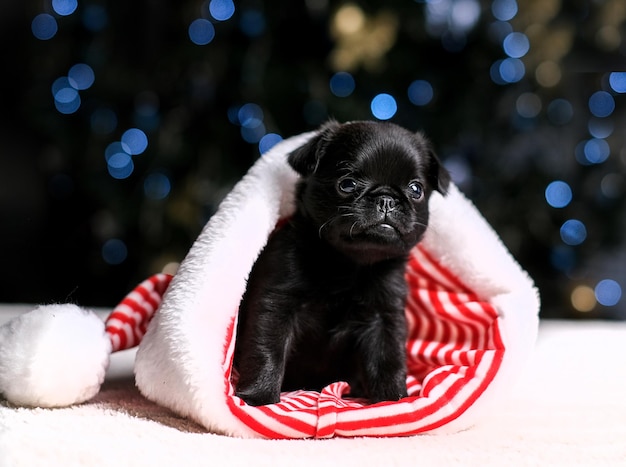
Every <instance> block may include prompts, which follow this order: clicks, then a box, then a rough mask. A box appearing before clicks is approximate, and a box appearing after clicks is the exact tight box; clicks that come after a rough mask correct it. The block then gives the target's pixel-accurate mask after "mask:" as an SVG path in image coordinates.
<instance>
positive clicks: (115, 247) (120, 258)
mask: <svg viewBox="0 0 626 467" xmlns="http://www.w3.org/2000/svg"><path fill="white" fill-rule="evenodd" d="M127 257H128V248H127V247H126V244H125V243H124V242H123V241H122V240H120V239H118V238H112V239H110V240H107V241H106V242H104V245H102V259H103V260H104V262H105V263H107V264H110V265H112V266H115V265H118V264H122V263H123V262H124V261H126V258H127Z"/></svg>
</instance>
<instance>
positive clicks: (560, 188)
mask: <svg viewBox="0 0 626 467" xmlns="http://www.w3.org/2000/svg"><path fill="white" fill-rule="evenodd" d="M545 197H546V201H547V202H548V204H549V205H550V206H552V207H553V208H564V207H565V206H567V205H568V204H569V203H570V202H571V201H572V189H571V188H570V186H569V185H568V184H567V183H565V182H563V181H561V180H555V181H553V182H551V183H550V184H549V185H548V186H547V187H546V191H545Z"/></svg>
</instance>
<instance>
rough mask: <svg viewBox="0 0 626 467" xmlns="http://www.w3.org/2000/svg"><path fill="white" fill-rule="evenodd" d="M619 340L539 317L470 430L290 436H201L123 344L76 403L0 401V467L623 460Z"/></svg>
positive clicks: (589, 327)
mask: <svg viewBox="0 0 626 467" xmlns="http://www.w3.org/2000/svg"><path fill="white" fill-rule="evenodd" d="M6 309H7V307H4V308H3V307H2V306H0V324H1V322H2V318H3V316H4V315H3V311H4V310H6ZM11 310H12V309H11ZM20 311H21V310H20ZM624 342H626V324H624V323H606V322H557V321H548V322H543V323H542V324H541V327H540V332H539V338H538V342H537V346H536V348H535V349H534V350H533V352H532V353H531V358H530V362H529V367H528V372H527V373H525V375H524V377H523V378H521V379H517V382H518V384H517V386H516V388H515V389H514V390H513V393H512V394H511V397H510V399H509V400H508V402H507V404H505V405H503V406H502V407H501V408H500V409H499V410H498V411H496V412H493V413H492V414H490V415H489V416H487V417H485V418H484V419H483V420H481V423H479V424H477V425H476V426H475V427H473V428H472V429H470V430H467V431H463V432H459V433H456V434H451V435H441V436H429V435H424V436H416V437H410V438H387V439H376V438H367V439H360V438H357V439H338V438H335V439H329V440H292V441H270V440H259V439H238V438H231V437H226V436H218V435H215V434H209V433H202V431H203V430H204V428H203V427H199V426H197V425H195V424H193V423H192V422H190V421H189V420H185V419H183V418H180V417H178V416H176V415H175V414H173V413H171V412H170V411H168V410H167V409H165V408H163V407H160V406H157V405H155V404H153V403H151V402H149V401H147V400H146V399H144V398H143V397H141V396H140V395H139V394H138V392H137V390H136V389H135V388H134V385H133V381H132V364H133V353H132V351H125V352H123V354H124V355H120V354H113V356H112V359H111V368H110V370H109V378H127V379H120V380H117V381H116V380H115V379H109V381H108V382H105V385H104V387H103V390H102V392H101V393H100V394H98V395H97V396H96V397H95V399H94V400H92V401H90V402H88V403H86V404H83V405H79V406H73V407H69V408H63V409H52V410H50V409H22V408H11V407H9V406H7V405H6V403H4V402H2V401H1V400H0V466H2V467H22V466H24V467H31V466H40V465H46V466H50V467H57V466H58V467H61V466H63V467H78V466H86V467H101V466H102V467H104V466H106V467H108V466H111V467H119V466H125V465H132V466H136V467H143V466H146V467H148V466H151V467H152V466H161V465H182V466H186V467H195V466H198V467H199V466H207V465H215V466H231V467H236V466H246V467H249V466H255V467H256V466H258V467H263V466H267V467H283V466H284V467H292V466H302V467H309V466H310V467H319V466H324V465H339V466H343V467H369V466H381V465H384V466H407V465H423V466H460V467H468V466H481V467H491V466H493V467H502V466H511V467H514V466H564V467H572V466H585V467H588V466H603V467H604V466H608V467H613V466H615V467H617V466H623V465H626V443H625V442H624V440H626V399H625V398H624V394H626V365H624V364H623V360H624Z"/></svg>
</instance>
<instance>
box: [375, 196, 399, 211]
mask: <svg viewBox="0 0 626 467" xmlns="http://www.w3.org/2000/svg"><path fill="white" fill-rule="evenodd" d="M376 205H377V207H378V210H379V211H380V212H391V211H393V210H394V209H395V208H396V200H395V199H394V198H392V197H391V196H389V195H382V196H379V197H378V199H377V200H376Z"/></svg>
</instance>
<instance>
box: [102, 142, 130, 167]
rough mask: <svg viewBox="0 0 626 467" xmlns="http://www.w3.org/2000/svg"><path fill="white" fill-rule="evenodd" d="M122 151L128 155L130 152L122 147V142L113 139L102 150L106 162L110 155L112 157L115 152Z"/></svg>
mask: <svg viewBox="0 0 626 467" xmlns="http://www.w3.org/2000/svg"><path fill="white" fill-rule="evenodd" d="M122 153H123V154H126V155H129V156H130V154H128V153H127V152H126V150H125V149H124V146H123V145H122V143H121V142H119V141H115V142H113V143H111V144H109V145H108V146H107V147H106V149H105V150H104V159H105V160H106V161H107V163H108V162H109V159H111V157H113V156H114V155H115V154H122Z"/></svg>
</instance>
